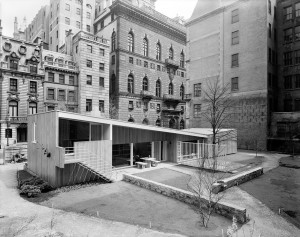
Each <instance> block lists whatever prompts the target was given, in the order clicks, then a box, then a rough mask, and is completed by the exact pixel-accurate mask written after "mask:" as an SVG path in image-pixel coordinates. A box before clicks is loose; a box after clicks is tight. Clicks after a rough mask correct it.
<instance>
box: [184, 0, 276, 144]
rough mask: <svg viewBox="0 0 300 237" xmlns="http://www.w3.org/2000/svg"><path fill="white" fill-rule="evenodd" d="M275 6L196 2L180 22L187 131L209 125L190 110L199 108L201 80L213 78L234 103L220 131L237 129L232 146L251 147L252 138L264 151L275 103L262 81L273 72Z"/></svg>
mask: <svg viewBox="0 0 300 237" xmlns="http://www.w3.org/2000/svg"><path fill="white" fill-rule="evenodd" d="M275 5H276V1H275V0H272V1H267V0H262V1H247V0H234V1H215V0H213V1H203V0H199V1H198V4H197V6H196V8H195V10H194V13H193V15H192V17H191V19H190V20H189V22H188V23H187V24H186V26H187V38H188V46H187V52H188V58H187V61H188V72H189V75H188V81H187V85H188V86H187V87H188V90H189V92H190V93H191V95H190V96H191V101H190V103H189V104H188V111H189V114H190V118H189V120H188V123H189V126H190V127H207V126H209V125H208V124H207V122H205V121H204V119H203V118H201V115H200V114H201V112H200V113H197V110H196V108H197V107H199V108H200V107H204V106H205V105H204V102H203V90H205V88H206V86H207V82H208V81H210V80H216V79H217V78H218V79H219V81H220V83H222V84H223V85H229V86H230V87H231V94H232V98H233V100H234V102H235V103H234V106H233V108H232V110H231V111H230V113H231V114H232V115H231V116H230V120H229V121H228V122H227V123H226V124H225V127H227V128H236V129H237V133H238V147H239V148H247V149H253V148H254V147H253V144H254V142H253V138H254V139H257V138H259V141H258V142H259V147H260V149H266V144H267V143H266V141H267V135H268V130H269V129H270V115H271V109H272V106H273V103H274V100H275V99H273V93H274V91H273V87H272V86H271V85H270V83H269V82H268V76H269V75H275V74H276V73H275V72H276V68H275V65H274V64H272V62H273V61H272V59H269V60H268V54H269V52H271V57H273V56H274V55H276V52H275V43H274V31H273V30H272V29H273V27H274V24H275V23H274V10H273V9H274V6H275ZM270 9H271V11H270ZM258 22H259V24H258ZM269 28H270V29H269ZM271 77H272V76H271ZM197 87H198V88H200V89H198V90H197ZM252 133H253V136H252V135H250V134H252ZM254 134H255V135H254ZM252 137H253V138H252Z"/></svg>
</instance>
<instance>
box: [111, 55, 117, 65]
mask: <svg viewBox="0 0 300 237" xmlns="http://www.w3.org/2000/svg"><path fill="white" fill-rule="evenodd" d="M115 64H116V56H115V55H113V56H111V65H115Z"/></svg>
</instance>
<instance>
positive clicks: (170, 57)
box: [169, 46, 174, 60]
mask: <svg viewBox="0 0 300 237" xmlns="http://www.w3.org/2000/svg"><path fill="white" fill-rule="evenodd" d="M169 59H172V60H173V59H174V51H173V48H172V46H171V47H170V49H169Z"/></svg>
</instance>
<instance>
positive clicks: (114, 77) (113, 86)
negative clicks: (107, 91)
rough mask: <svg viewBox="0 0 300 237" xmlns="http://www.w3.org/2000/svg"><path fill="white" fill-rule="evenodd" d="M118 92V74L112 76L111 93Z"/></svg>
mask: <svg viewBox="0 0 300 237" xmlns="http://www.w3.org/2000/svg"><path fill="white" fill-rule="evenodd" d="M115 91H116V74H114V73H113V74H112V75H111V92H112V93H114V92H115Z"/></svg>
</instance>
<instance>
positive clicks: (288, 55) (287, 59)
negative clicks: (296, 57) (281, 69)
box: [283, 52, 293, 66]
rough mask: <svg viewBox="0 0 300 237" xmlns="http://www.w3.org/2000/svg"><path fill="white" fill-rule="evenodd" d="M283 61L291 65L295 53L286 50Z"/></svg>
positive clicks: (286, 64)
mask: <svg viewBox="0 0 300 237" xmlns="http://www.w3.org/2000/svg"><path fill="white" fill-rule="evenodd" d="M283 61H284V65H285V66H289V65H292V64H293V53H292V52H286V53H284V54H283Z"/></svg>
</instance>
